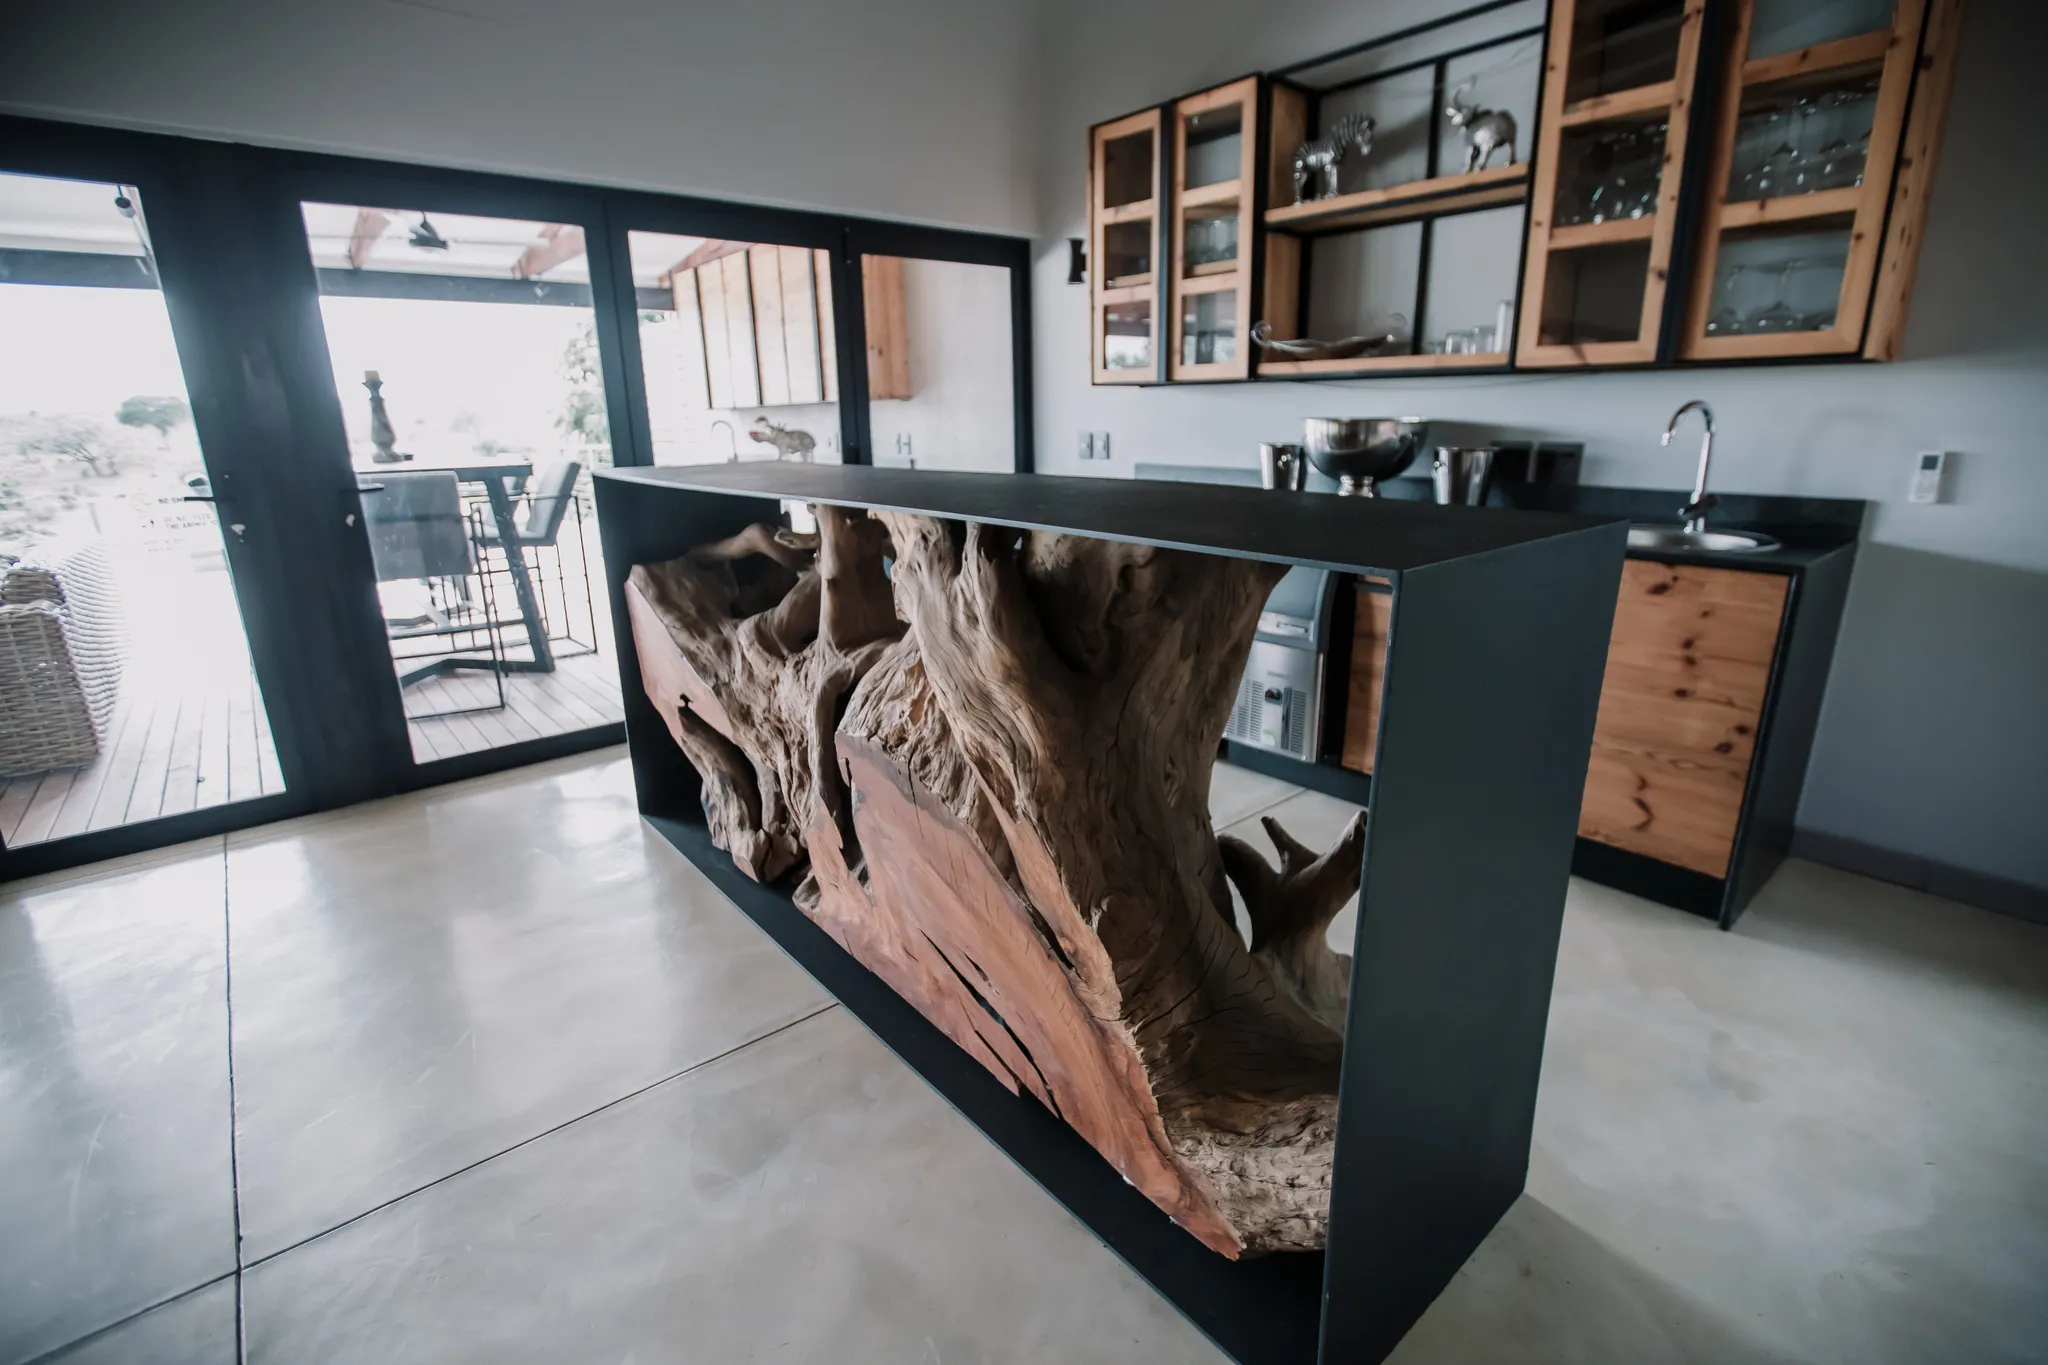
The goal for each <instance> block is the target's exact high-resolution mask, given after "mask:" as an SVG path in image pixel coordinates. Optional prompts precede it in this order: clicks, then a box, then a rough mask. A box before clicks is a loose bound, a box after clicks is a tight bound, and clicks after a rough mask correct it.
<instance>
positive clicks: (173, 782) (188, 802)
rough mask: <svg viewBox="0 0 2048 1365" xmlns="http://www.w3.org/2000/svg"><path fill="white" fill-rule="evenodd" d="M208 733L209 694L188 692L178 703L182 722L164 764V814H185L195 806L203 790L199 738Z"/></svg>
mask: <svg viewBox="0 0 2048 1365" xmlns="http://www.w3.org/2000/svg"><path fill="white" fill-rule="evenodd" d="M205 734H206V698H204V697H193V696H187V697H183V698H181V699H180V700H179V703H178V725H177V728H175V729H174V730H172V732H171V749H170V756H169V761H168V763H167V765H166V766H165V768H164V803H163V805H162V806H161V807H159V809H158V813H159V814H162V815H183V814H184V813H185V812H186V811H189V810H191V809H192V808H193V802H194V798H195V797H196V796H197V795H198V790H199V741H200V740H201V739H202V738H203V737H204V736H205Z"/></svg>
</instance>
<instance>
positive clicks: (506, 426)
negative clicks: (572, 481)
mask: <svg viewBox="0 0 2048 1365" xmlns="http://www.w3.org/2000/svg"><path fill="white" fill-rule="evenodd" d="M320 314H321V316H322V317H323V318H325V319H326V322H327V349H328V353H329V354H330V355H332V356H333V358H334V376H335V387H336V389H337V391H338V392H339V393H340V394H341V408H342V413H343V416H344V417H345V418H346V420H347V422H348V431H349V437H350V439H351V440H357V441H367V440H368V439H369V431H370V395H369V394H368V393H367V392H366V391H365V390H364V388H363V371H365V370H375V371H377V372H378V374H379V375H381V376H382V377H383V380H384V406H385V407H386V408H387V409H388V410H389V412H390V414H391V425H392V426H393V427H394V428H395V429H396V430H397V432H398V448H399V449H400V450H410V451H411V452H412V453H413V454H416V455H425V454H433V453H436V446H437V444H439V445H442V446H444V447H445V448H446V449H448V450H467V449H469V448H470V447H471V446H473V445H474V444H475V443H476V442H477V441H479V440H482V439H485V438H487V437H488V438H490V439H494V440H497V441H499V442H502V443H504V444H505V445H508V446H528V447H533V448H536V449H548V448H550V447H553V446H555V445H557V444H559V443H560V442H561V439H562V438H561V436H560V434H559V433H558V432H557V431H556V430H555V425H554V423H555V417H556V415H557V414H559V413H560V412H561V411H562V404H563V401H564V399H565V398H566V396H567V394H568V391H569V384H568V380H567V379H566V378H565V377H564V374H563V369H562V352H563V351H564V349H566V348H567V346H568V345H569V343H570V342H571V341H572V340H574V339H575V337H576V334H577V333H578V331H580V330H581V328H582V326H583V324H584V323H585V322H586V321H587V320H588V319H589V318H590V310H589V309H587V308H566V307H558V306H554V305H541V304H526V305H518V304H504V303H445V302H440V301H436V300H427V299H357V298H336V297H327V298H323V299H321V300H320ZM464 417H474V418H475V419H476V427H475V430H474V431H473V432H460V433H457V432H453V431H452V430H451V424H453V423H455V422H458V421H460V420H461V419H463V418H464Z"/></svg>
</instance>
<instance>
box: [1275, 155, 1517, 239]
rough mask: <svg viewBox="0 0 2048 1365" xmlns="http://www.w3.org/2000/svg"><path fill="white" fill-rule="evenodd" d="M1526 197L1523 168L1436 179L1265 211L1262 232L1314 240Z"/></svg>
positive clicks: (1511, 201)
mask: <svg viewBox="0 0 2048 1365" xmlns="http://www.w3.org/2000/svg"><path fill="white" fill-rule="evenodd" d="M1528 197H1529V167H1528V164H1527V163H1526V162H1523V163H1519V164H1517V165H1513V166H1495V167H1492V168H1491V169H1489V170H1484V171H1473V172H1471V173H1469V174H1463V175H1440V176H1437V177H1436V178H1435V179H1433V180H1413V181H1410V182H1409V183H1407V184H1405V185H1389V186H1387V187H1386V188H1384V189H1377V190H1358V191H1356V192H1354V193H1351V194H1340V195H1338V196H1337V197H1336V198H1335V199H1311V200H1309V201H1308V202H1307V203H1305V204H1288V205H1285V206H1284V207H1281V208H1276V209H1267V210H1266V227H1267V228H1268V229H1270V230H1272V231H1277V232H1291V233H1294V234H1297V235H1300V236H1313V235H1317V234H1321V233H1326V232H1345V231H1349V230H1351V229H1354V228H1363V227H1384V226H1386V225H1388V224H1391V223H1406V222H1412V221H1413V220H1415V219H1417V218H1430V217H1435V216H1437V215H1439V214H1446V213H1463V212H1466V211H1468V210H1471V209H1480V208H1493V207H1496V206H1499V205H1503V204H1519V203H1521V202H1522V201H1523V200H1525V199H1527V198H1528Z"/></svg>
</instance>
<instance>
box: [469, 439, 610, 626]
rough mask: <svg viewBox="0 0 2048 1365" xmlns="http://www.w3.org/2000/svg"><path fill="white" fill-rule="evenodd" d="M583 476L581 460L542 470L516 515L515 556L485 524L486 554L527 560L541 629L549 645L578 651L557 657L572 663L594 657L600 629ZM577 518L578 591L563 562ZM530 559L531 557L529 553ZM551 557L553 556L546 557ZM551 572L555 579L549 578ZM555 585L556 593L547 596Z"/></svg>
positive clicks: (567, 461)
mask: <svg viewBox="0 0 2048 1365" xmlns="http://www.w3.org/2000/svg"><path fill="white" fill-rule="evenodd" d="M582 474H583V464H582V462H581V461H579V460H557V461H555V462H554V463H553V464H550V465H547V466H546V467H544V468H543V469H542V470H541V471H540V473H539V474H537V475H535V476H534V478H533V480H532V484H531V486H530V488H529V489H528V491H527V492H526V493H525V494H524V498H525V502H524V505H523V506H521V507H520V508H518V509H517V510H516V511H515V513H514V514H513V528H514V535H513V539H512V547H513V548H512V551H507V547H506V546H505V545H504V544H503V543H502V542H501V540H500V538H499V536H498V531H497V527H496V526H495V525H494V524H489V523H486V524H485V526H484V546H485V548H486V549H487V550H495V551H499V552H516V553H518V554H521V555H524V556H526V563H527V572H528V574H529V575H530V576H531V577H532V579H533V581H534V595H535V597H536V598H537V599H538V601H539V605H540V614H541V621H542V624H543V625H544V626H545V628H546V630H547V635H548V639H549V640H566V641H568V642H569V643H571V644H574V645H577V646H579V648H577V649H574V650H568V651H557V657H558V658H574V657H576V655H578V654H592V653H595V652H596V651H597V643H596V641H597V623H596V617H595V615H594V607H593V603H592V600H591V587H590V566H589V563H588V561H587V550H588V542H587V541H585V540H584V538H583V504H582V502H581V501H580V500H579V499H578V498H577V496H576V481H577V479H578V478H580V477H581V476H582ZM572 514H573V515H574V518H575V543H576V549H577V552H578V556H579V565H580V569H581V572H580V573H579V574H578V575H577V577H578V582H579V583H580V589H577V587H576V585H572V584H571V583H570V582H569V577H568V569H567V567H566V565H565V563H564V561H563V556H562V532H563V530H564V528H565V527H566V526H567V525H568V523H569V519H570V517H571V515H572ZM529 551H530V552H531V553H528V552H529ZM543 551H547V552H549V553H545V554H544V553H542V552H543ZM551 570H552V573H551ZM551 584H552V587H553V589H554V591H553V592H552V594H551V593H550V592H549V587H550V585H551ZM572 590H574V591H575V594H576V595H577V596H580V597H581V599H582V606H583V612H582V619H583V621H584V622H585V623H587V624H588V625H589V628H590V638H589V639H588V640H584V639H581V638H579V637H578V636H577V635H576V633H575V623H574V622H573V621H572V619H571V613H570V610H569V608H570V605H571V602H572Z"/></svg>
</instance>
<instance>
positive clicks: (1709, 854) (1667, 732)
mask: <svg viewBox="0 0 2048 1365" xmlns="http://www.w3.org/2000/svg"><path fill="white" fill-rule="evenodd" d="M1790 583H1791V580H1790V579H1789V578H1787V577H1785V576H1784V575H1782V574H1774V573H1758V572H1751V571H1747V570H1739V569H1710V568H1699V567H1694V566H1690V565H1674V564H1657V563H1652V562H1650V561H1647V560H1640V559H1631V560H1629V561H1628V563H1627V564H1626V565H1624V566H1623V569H1622V577H1621V598H1620V601H1619V603H1618V604H1617V606H1616V608H1615V616H1614V636H1613V640H1612V642H1611V643H1610V644H1609V646H1608V650H1607V674H1606V682H1605V684H1604V686H1603V688H1602V691H1601V694H1600V717H1599V720H1598V722H1597V723H1596V724H1595V726H1594V730H1593V758H1592V763H1591V765H1590V766H1589V767H1588V769H1587V772H1586V793H1585V800H1584V803H1583V805H1582V806H1581V808H1580V811H1579V834H1580V836H1581V837H1583V838H1586V839H1592V840H1596V841H1598V842H1599V843H1603V844H1608V845H1611V846H1612V847H1615V848H1620V849H1626V850H1628V851H1629V852H1631V853H1640V854H1642V855H1643V856H1645V857H1649V858H1655V859H1657V860H1658V861H1660V862H1666V863H1673V864H1676V865H1677V866H1679V867H1685V868H1690V869H1691V870H1693V871H1695V872H1702V873H1705V874H1706V875H1707V876H1710V877H1725V876H1727V874H1728V859H1729V855H1730V854H1731V853H1732V852H1733V850H1734V847H1735V828H1736V824H1737V823H1738V821H1739V820H1740V819H1741V815H1742V797H1743V792H1744V790H1745V789H1746V787H1747V785H1748V782H1749V769H1750V762H1751V759H1752V758H1753V757H1754V756H1755V752H1756V740H1757V730H1758V727H1759V725H1760V724H1761V721H1762V718H1763V707H1764V693H1765V691H1766V689H1767V688H1768V686H1769V682H1770V674H1771V658H1772V655H1773V654H1774V653H1775V652H1776V649H1777V644H1778V632H1779V626H1780V623H1781V622H1782V621H1783V619H1784V615H1785V600H1786V592H1787V590H1788V588H1789V585H1790Z"/></svg>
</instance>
